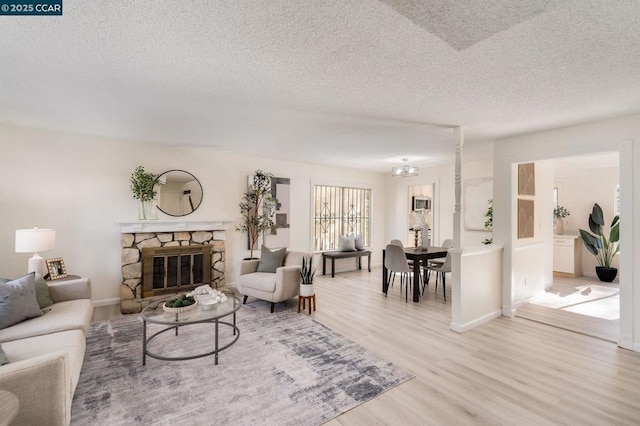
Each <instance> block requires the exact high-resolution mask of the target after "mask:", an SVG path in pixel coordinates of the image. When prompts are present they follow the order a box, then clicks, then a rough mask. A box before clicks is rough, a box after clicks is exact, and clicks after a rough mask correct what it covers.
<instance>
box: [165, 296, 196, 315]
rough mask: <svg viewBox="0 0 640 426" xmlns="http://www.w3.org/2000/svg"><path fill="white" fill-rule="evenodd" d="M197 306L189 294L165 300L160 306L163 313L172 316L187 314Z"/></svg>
mask: <svg viewBox="0 0 640 426" xmlns="http://www.w3.org/2000/svg"><path fill="white" fill-rule="evenodd" d="M196 306H198V301H197V300H196V299H195V298H194V297H193V296H191V295H189V294H183V295H180V296H178V297H174V298H172V299H169V300H167V301H166V302H164V303H163V304H162V309H164V311H165V312H169V313H172V314H179V313H182V312H187V311H190V310H192V309H194V308H195V307H196Z"/></svg>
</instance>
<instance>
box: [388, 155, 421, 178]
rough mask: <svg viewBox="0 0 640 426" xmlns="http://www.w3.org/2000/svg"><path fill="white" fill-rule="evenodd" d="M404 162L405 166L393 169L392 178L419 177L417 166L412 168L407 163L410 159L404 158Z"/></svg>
mask: <svg viewBox="0 0 640 426" xmlns="http://www.w3.org/2000/svg"><path fill="white" fill-rule="evenodd" d="M402 161H403V162H404V164H403V165H402V166H396V167H394V168H392V169H391V176H400V177H410V176H418V168H417V167H415V166H410V165H409V164H408V163H407V162H408V161H409V159H408V158H403V159H402Z"/></svg>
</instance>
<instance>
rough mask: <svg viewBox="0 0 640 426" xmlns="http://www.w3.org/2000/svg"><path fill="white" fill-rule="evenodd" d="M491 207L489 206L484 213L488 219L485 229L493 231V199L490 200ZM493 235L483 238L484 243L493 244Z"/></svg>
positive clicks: (485, 222)
mask: <svg viewBox="0 0 640 426" xmlns="http://www.w3.org/2000/svg"><path fill="white" fill-rule="evenodd" d="M488 203H489V207H487V212H486V213H485V214H484V217H486V218H487V219H486V220H485V221H484V229H486V230H487V231H489V232H493V199H491V200H489V201H488ZM492 243H493V236H492V237H491V238H485V239H484V240H482V244H492Z"/></svg>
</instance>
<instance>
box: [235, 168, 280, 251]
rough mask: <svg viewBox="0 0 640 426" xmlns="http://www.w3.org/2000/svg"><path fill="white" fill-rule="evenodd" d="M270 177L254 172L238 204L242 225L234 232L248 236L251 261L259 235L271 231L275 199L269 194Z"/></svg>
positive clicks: (260, 171) (257, 171) (259, 171)
mask: <svg viewBox="0 0 640 426" xmlns="http://www.w3.org/2000/svg"><path fill="white" fill-rule="evenodd" d="M272 177H273V175H272V174H271V173H265V172H263V171H262V170H256V173H255V174H254V175H253V178H252V180H251V184H250V185H249V190H248V191H247V192H245V193H244V195H243V197H242V202H241V203H240V204H239V206H240V213H241V214H242V224H241V225H239V226H236V231H240V232H246V233H247V234H248V237H249V251H250V252H251V259H253V251H254V250H255V248H256V244H257V243H258V238H259V237H260V234H261V233H263V232H264V231H266V230H268V229H271V228H272V227H273V225H274V222H273V210H274V206H275V203H276V199H275V198H273V196H272V194H271V178H272Z"/></svg>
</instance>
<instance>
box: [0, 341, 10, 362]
mask: <svg viewBox="0 0 640 426" xmlns="http://www.w3.org/2000/svg"><path fill="white" fill-rule="evenodd" d="M5 364H9V360H8V359H7V354H5V353H4V349H2V345H0V365H5Z"/></svg>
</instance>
